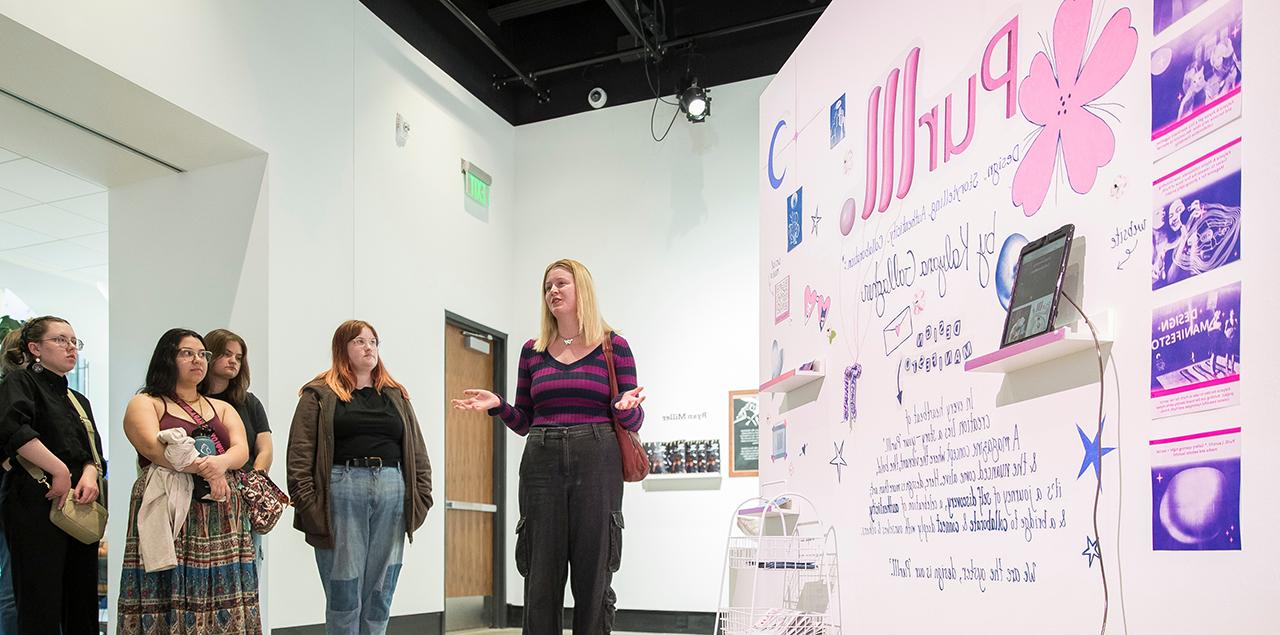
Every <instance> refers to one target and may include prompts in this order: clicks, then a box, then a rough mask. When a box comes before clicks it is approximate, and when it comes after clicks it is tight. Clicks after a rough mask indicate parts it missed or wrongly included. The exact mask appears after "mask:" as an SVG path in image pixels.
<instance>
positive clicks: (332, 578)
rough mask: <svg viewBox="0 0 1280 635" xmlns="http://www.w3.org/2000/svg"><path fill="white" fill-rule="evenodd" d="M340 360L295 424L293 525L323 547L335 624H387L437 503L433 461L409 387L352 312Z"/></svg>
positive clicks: (330, 627) (342, 629) (337, 336)
mask: <svg viewBox="0 0 1280 635" xmlns="http://www.w3.org/2000/svg"><path fill="white" fill-rule="evenodd" d="M332 351H333V363H332V366H331V367H330V368H329V370H327V371H325V372H323V373H320V374H319V375H317V376H316V378H315V379H313V380H311V382H310V383H308V384H307V385H305V386H303V387H302V390H301V393H300V394H301V398H300V399H299V400H298V408H297V410H296V411H295V412H294V415H293V424H292V425H291V426H290V429H289V450H288V459H287V462H288V483H289V496H291V497H292V498H293V503H294V507H295V511H294V515H293V526H294V527H295V528H297V529H299V530H300V531H302V532H303V533H304V534H306V536H307V543H308V544H310V545H311V546H313V547H315V551H316V565H317V566H318V567H319V569H320V582H321V583H322V584H323V585H324V593H325V598H326V600H327V606H326V610H325V627H326V629H327V631H328V632H330V633H361V634H364V633H370V634H376V633H385V632H386V629H387V621H388V619H389V618H390V615H391V596H392V594H394V593H395V588H396V579H397V578H398V577H399V575H400V565H401V559H402V558H401V557H402V555H403V552H404V537H405V535H406V534H408V536H409V537H410V539H412V538H413V532H414V530H415V529H417V528H418V527H421V526H422V522H423V521H424V520H425V519H426V517H427V510H429V509H430V508H431V503H432V499H431V463H430V461H429V460H428V459H427V448H426V444H425V443H424V442H423V440H422V431H421V430H420V429H419V428H418V418H417V416H415V415H414V412H413V406H412V405H410V404H409V395H408V394H407V393H406V392H405V390H404V388H402V387H401V386H400V384H399V383H397V382H396V380H395V379H392V377H391V374H390V373H389V372H387V367H386V365H385V364H383V363H382V361H381V360H380V359H379V358H378V333H377V331H375V330H374V328H373V326H372V325H371V324H369V323H368V322H364V321H361V320H348V321H346V322H343V323H342V324H341V325H340V326H339V327H338V330H337V331H335V332H334V334H333V349H332Z"/></svg>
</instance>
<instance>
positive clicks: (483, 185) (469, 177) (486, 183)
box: [462, 159, 493, 207]
mask: <svg viewBox="0 0 1280 635" xmlns="http://www.w3.org/2000/svg"><path fill="white" fill-rule="evenodd" d="M492 185H493V177H491V176H489V174H488V173H487V172H485V171H484V170H481V169H480V168H478V167H476V166H475V165H474V164H472V163H471V162H470V161H467V160H466V159H463V161H462V189H463V192H464V193H465V194H466V195H467V198H469V199H471V200H473V201H475V202H476V203H478V204H480V205H482V206H484V207H489V188H490V187H491V186H492Z"/></svg>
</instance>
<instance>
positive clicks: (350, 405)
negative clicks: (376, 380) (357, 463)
mask: <svg viewBox="0 0 1280 635" xmlns="http://www.w3.org/2000/svg"><path fill="white" fill-rule="evenodd" d="M403 440H404V421H402V420H401V419H400V412H399V411H398V410H396V406H395V404H393V403H391V400H390V399H387V397H386V396H385V395H383V394H382V393H380V392H378V391H377V390H376V389H374V388H373V387H372V386H371V387H368V388H360V389H357V390H353V391H351V401H349V402H344V401H342V400H341V399H339V400H338V404H337V406H336V407H335V408H334V411H333V462H334V464H341V463H345V462H346V461H347V459H360V458H366V457H375V456H376V457H380V458H382V459H383V460H384V461H395V462H397V463H398V462H399V461H400V459H401V457H402V456H403V452H402V451H401V444H402V442H403Z"/></svg>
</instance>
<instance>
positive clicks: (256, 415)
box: [209, 393, 271, 468]
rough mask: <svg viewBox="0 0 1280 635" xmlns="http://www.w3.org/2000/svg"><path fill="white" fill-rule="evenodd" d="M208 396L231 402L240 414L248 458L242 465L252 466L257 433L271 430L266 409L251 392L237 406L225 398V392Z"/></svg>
mask: <svg viewBox="0 0 1280 635" xmlns="http://www.w3.org/2000/svg"><path fill="white" fill-rule="evenodd" d="M209 396H210V397H213V398H214V399H221V400H223V401H225V402H227V403H229V404H231V405H232V406H233V407H234V408H235V409H236V414H238V415H240V420H241V421H243V422H244V436H245V438H246V439H247V440H248V442H249V460H248V461H245V464H244V467H245V468H252V467H253V461H254V460H255V459H257V458H258V435H259V434H261V433H263V432H267V433H269V432H271V424H269V423H267V409H266V408H263V407H262V402H261V401H258V398H257V397H255V396H254V395H253V393H246V394H245V397H244V404H243V405H239V406H237V405H236V404H235V402H233V401H231V400H230V399H228V398H227V393H222V394H221V395H209Z"/></svg>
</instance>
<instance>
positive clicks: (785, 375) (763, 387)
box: [760, 370, 796, 392]
mask: <svg viewBox="0 0 1280 635" xmlns="http://www.w3.org/2000/svg"><path fill="white" fill-rule="evenodd" d="M795 376H796V371H794V370H789V371H787V372H785V373H782V374H781V375H778V376H777V377H774V378H773V379H770V380H769V381H766V382H764V383H763V384H760V391H761V392H763V391H766V390H768V389H770V388H772V387H774V386H776V385H778V384H780V383H782V382H784V381H786V380H788V379H791V378H792V377H795Z"/></svg>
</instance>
